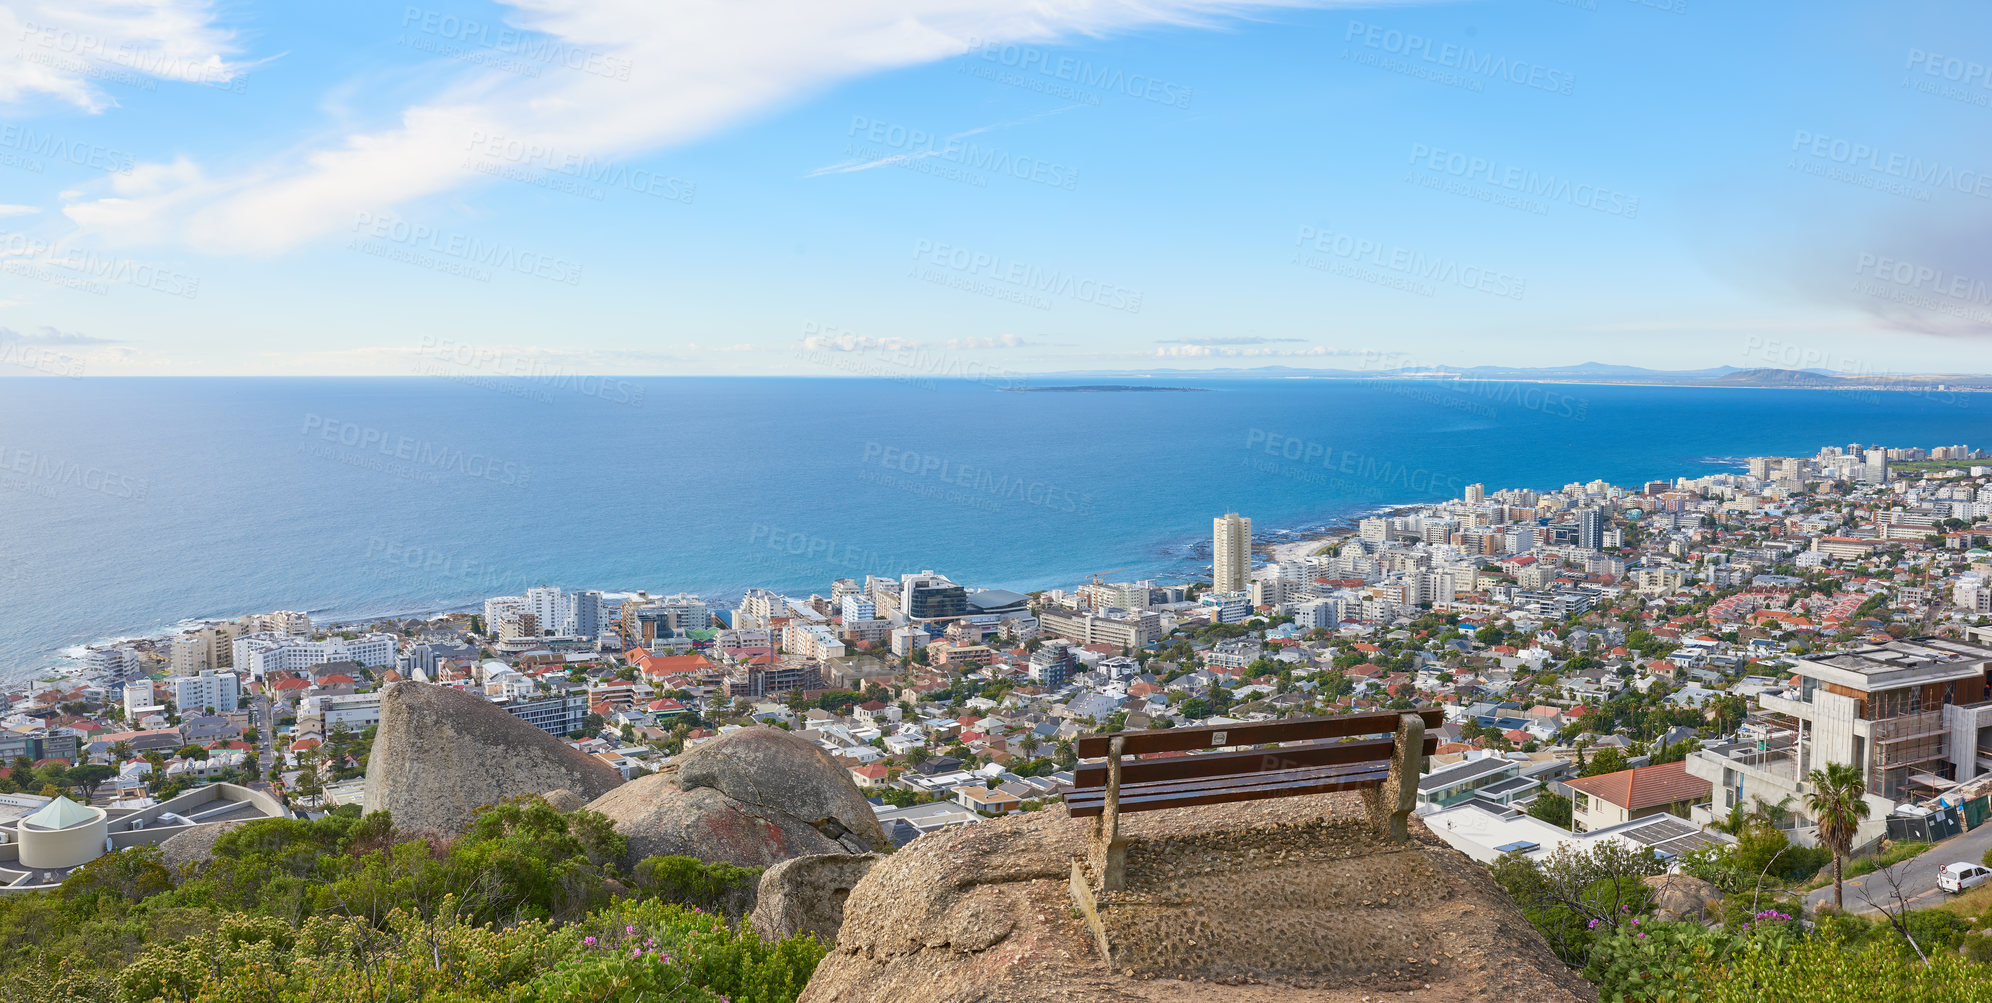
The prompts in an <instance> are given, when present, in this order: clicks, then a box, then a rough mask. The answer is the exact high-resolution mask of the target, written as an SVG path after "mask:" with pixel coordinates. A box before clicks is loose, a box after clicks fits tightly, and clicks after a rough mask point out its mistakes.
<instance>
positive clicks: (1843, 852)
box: [1805, 763, 1868, 909]
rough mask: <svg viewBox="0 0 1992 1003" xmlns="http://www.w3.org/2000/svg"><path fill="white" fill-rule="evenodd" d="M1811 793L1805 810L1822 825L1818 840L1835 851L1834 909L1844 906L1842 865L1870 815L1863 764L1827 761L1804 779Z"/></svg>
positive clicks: (1818, 824)
mask: <svg viewBox="0 0 1992 1003" xmlns="http://www.w3.org/2000/svg"><path fill="white" fill-rule="evenodd" d="M1805 780H1806V783H1808V784H1811V785H1812V792H1811V793H1809V794H1807V795H1806V796H1805V810H1806V812H1807V813H1808V814H1810V815H1811V816H1812V821H1813V823H1814V824H1815V825H1817V826H1819V842H1820V843H1821V844H1823V845H1825V847H1826V848H1827V849H1829V850H1832V851H1833V908H1835V909H1844V908H1845V905H1844V892H1845V889H1844V888H1843V887H1842V885H1841V873H1840V871H1841V865H1842V862H1843V861H1844V860H1845V859H1846V857H1847V854H1849V853H1852V852H1853V849H1854V832H1855V831H1856V830H1858V829H1859V828H1860V825H1861V820H1863V819H1865V818H1867V817H1868V803H1867V799H1866V797H1864V795H1865V794H1866V790H1865V786H1866V785H1865V784H1863V783H1862V782H1861V771H1860V767H1857V766H1853V765H1850V764H1847V763H1827V764H1826V766H1825V768H1823V769H1817V770H1813V771H1812V772H1811V773H1810V774H1808V775H1807V776H1806V778H1805Z"/></svg>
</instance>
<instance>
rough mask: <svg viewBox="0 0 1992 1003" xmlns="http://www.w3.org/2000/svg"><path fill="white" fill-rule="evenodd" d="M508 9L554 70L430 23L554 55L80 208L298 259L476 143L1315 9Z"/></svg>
mask: <svg viewBox="0 0 1992 1003" xmlns="http://www.w3.org/2000/svg"><path fill="white" fill-rule="evenodd" d="M155 2H157V3H160V4H166V5H169V6H170V5H172V4H173V2H174V0H155ZM509 2H510V4H511V6H512V8H513V11H514V13H513V14H512V16H511V17H509V18H508V19H507V24H508V26H509V27H511V28H514V29H523V30H524V31H527V32H536V33H539V35H527V36H526V37H527V38H529V39H539V38H540V36H544V38H545V40H550V41H551V42H552V43H554V44H553V45H552V47H551V49H550V50H548V51H547V52H546V53H542V54H541V55H543V56H544V58H540V56H528V55H525V54H524V52H523V50H519V49H518V48H517V47H514V49H513V50H506V49H498V50H494V51H491V52H488V53H485V52H483V51H482V50H480V49H479V48H478V40H477V39H476V38H471V39H465V38H453V37H450V35H449V34H448V32H449V31H450V30H454V29H450V28H449V27H448V26H447V23H438V24H437V25H434V26H431V25H428V24H427V23H426V22H425V21H423V20H422V19H420V18H417V19H416V20H415V21H414V22H413V23H410V24H406V25H403V26H402V32H403V34H405V35H411V36H416V37H419V38H422V39H424V40H427V41H433V42H435V43H437V44H439V45H442V44H450V45H459V46H467V47H468V48H470V49H471V50H473V51H476V52H479V53H480V54H484V55H489V56H490V57H491V58H492V61H503V60H506V59H512V60H518V59H539V62H538V63H536V64H535V69H537V70H539V72H538V74H537V75H535V76H527V75H524V74H515V73H508V72H505V71H503V70H501V69H496V68H485V67H478V66H475V65H470V66H467V68H466V70H465V75H464V76H463V77H462V78H460V79H459V80H458V81H457V82H455V83H454V84H453V85H451V86H450V87H449V88H448V89H446V90H445V91H444V92H443V93H440V94H438V95H436V96H435V97H434V98H432V99H430V100H429V101H426V102H424V103H422V104H421V105H418V106H416V107H411V108H408V109H406V110H404V111H403V112H402V114H401V116H400V121H399V122H398V124H396V125H395V126H394V127H392V128H385V129H380V130H377V131H372V132H364V133H356V134H352V135H348V136H346V137H345V138H344V139H343V140H339V141H336V142H333V143H331V144H330V145H325V146H319V147H316V148H306V149H303V150H300V151H298V152H297V153H295V154H293V155H290V156H287V157H284V158H281V159H279V160H277V161H275V162H272V163H268V164H265V165H262V166H261V167H259V168H257V169H254V170H250V171H245V172H242V173H241V174H239V175H237V176H233V177H229V178H226V179H204V178H202V177H200V172H198V171H197V170H196V171H193V172H182V173H183V175H184V180H182V182H181V183H180V184H178V185H177V186H173V187H168V188H162V189H161V190H158V191H154V192H151V193H148V194H124V193H118V194H116V195H115V196H114V197H113V198H110V199H98V200H96V201H89V202H80V203H76V204H73V205H71V206H70V207H68V208H67V209H66V210H65V211H66V212H67V213H68V215H69V216H70V218H71V219H73V220H75V221H76V222H77V223H80V224H83V225H84V226H87V227H111V226H115V227H116V228H117V231H118V232H117V233H116V234H113V235H112V236H116V237H119V238H123V239H139V240H156V241H180V240H184V241H186V242H188V243H190V244H192V245H193V246H195V247H198V248H201V249H203V250H208V251H219V252H269V251H277V250H283V249H286V248H289V247H292V246H295V245H297V244H298V243H300V242H303V241H306V240H309V239H311V238H313V237H316V236H320V235H324V234H328V233H334V232H338V231H341V230H344V229H347V228H350V227H351V225H352V224H353V221H354V220H355V219H357V218H358V215H359V214H360V213H362V212H382V211H386V210H389V209H392V208H394V207H396V206H398V205H401V204H404V203H406V202H409V201H411V200H414V199H419V198H422V197H425V196H430V195H436V194H439V193H442V192H447V191H450V190H452V189H455V188H458V187H460V186H463V185H465V184H466V183H469V182H471V181H474V180H477V179H480V178H482V177H483V176H482V175H480V174H478V173H476V172H475V171H470V170H466V169H465V168H464V166H463V164H464V160H465V154H466V152H468V151H469V149H470V148H471V147H472V145H473V143H474V142H475V140H476V138H477V137H479V136H483V137H491V136H502V137H506V138H507V139H510V140H514V141H518V142H520V143H524V144H535V145H537V146H538V147H540V148H546V149H561V150H576V151H581V152H582V153H583V154H586V155H590V156H594V157H601V158H607V157H612V156H619V155H627V154H633V153H639V152H642V151H646V150H652V149H657V148H659V147H663V146H668V145H672V144H677V143H684V142H687V141H690V140H693V139H696V138H698V137H700V136H702V135H704V134H706V133H709V132H711V131H713V130H715V129H718V128H720V127H722V126H725V125H728V124H731V123H734V122H737V121H739V120H740V119H741V118H743V117H745V116H748V115H750V114H753V113H756V112H759V111H763V110H766V109H768V108H770V107H772V106H774V105H776V104H778V103H780V102H783V101H789V100H795V99H798V98H800V97H803V96H805V95H807V94H809V93H812V92H816V91H821V90H823V89H826V88H828V87H829V86H831V85H833V84H835V83H837V82H838V81H841V80H847V79H851V78H854V77H858V76H862V75H864V74H868V73H874V72H878V71H881V70H887V69H893V68H897V67H904V66H912V65H917V64H920V63H927V62H933V61H936V60H942V59H949V58H954V57H961V56H964V55H966V54H967V53H969V51H970V46H971V43H978V44H980V45H983V46H992V47H993V46H996V45H1001V44H1050V43H1054V42H1056V41H1058V40H1060V39H1063V38H1067V37H1072V36H1082V35H1102V34H1106V33H1108V32H1112V31H1118V30H1125V29H1132V28H1138V27H1150V26H1155V25H1164V24H1176V25H1194V24H1201V23H1204V22H1206V21H1207V20H1209V19H1210V18H1211V17H1212V16H1214V15H1220V14H1226V13H1232V12H1237V11H1244V10H1251V9H1257V8H1264V7H1271V6H1293V5H1297V3H1299V2H1300V0H1041V2H1036V3H1030V4H1019V3H1015V2H1014V0H836V2H824V0H737V2H733V0H729V2H724V3H672V4H664V3H657V2H655V0H509ZM179 5H180V6H182V7H192V6H194V5H193V4H192V3H191V0H179ZM482 37H484V38H487V39H489V38H497V37H498V35H497V34H496V33H495V32H494V33H491V34H488V35H485V36H482ZM535 51H537V50H535ZM981 51H990V52H993V51H996V50H994V49H993V48H990V49H984V50H981ZM969 58H979V57H969ZM576 67H579V68H576ZM1026 72H1029V71H1026ZM1128 72H1130V73H1132V72H1134V70H1133V69H1130V70H1128Z"/></svg>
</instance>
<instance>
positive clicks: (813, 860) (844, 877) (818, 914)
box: [753, 853, 885, 944]
mask: <svg viewBox="0 0 1992 1003" xmlns="http://www.w3.org/2000/svg"><path fill="white" fill-rule="evenodd" d="M883 859H885V858H883V857H881V856H880V855H878V854H876V853H866V854H862V855H856V856H854V855H851V854H846V853H832V854H826V855H819V856H814V857H796V858H795V859H793V860H784V861H782V862H781V863H779V864H776V865H775V866H773V867H770V868H768V870H767V872H766V873H764V874H762V875H761V887H760V893H759V896H758V897H757V899H756V901H755V903H754V915H753V923H754V932H756V933H758V934H760V935H761V937H762V938H763V939H765V940H785V939H787V938H789V937H793V936H795V935H797V934H801V933H812V934H815V935H816V939H818V940H821V941H823V942H824V943H826V944H827V943H830V942H832V941H834V940H836V939H837V929H838V928H839V927H841V926H843V925H844V900H845V899H847V898H850V897H851V889H853V888H856V887H857V886H858V882H859V881H861V880H863V879H864V876H865V875H866V874H868V873H870V871H871V869H872V865H874V864H876V863H878V862H879V861H880V860H883Z"/></svg>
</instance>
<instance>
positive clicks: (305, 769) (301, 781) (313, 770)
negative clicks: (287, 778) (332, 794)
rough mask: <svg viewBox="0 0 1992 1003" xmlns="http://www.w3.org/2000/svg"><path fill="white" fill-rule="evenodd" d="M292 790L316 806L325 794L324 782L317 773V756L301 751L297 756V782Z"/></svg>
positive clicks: (300, 797)
mask: <svg viewBox="0 0 1992 1003" xmlns="http://www.w3.org/2000/svg"><path fill="white" fill-rule="evenodd" d="M293 786H294V791H295V793H296V794H297V796H298V798H299V799H301V800H306V801H310V802H311V806H312V807H314V808H316V807H317V806H318V803H319V801H320V800H321V799H322V798H324V796H325V782H324V781H323V780H322V779H320V778H319V775H318V757H317V756H314V755H312V754H311V753H309V752H301V753H299V754H298V757H297V782H296V784H295V785H293Z"/></svg>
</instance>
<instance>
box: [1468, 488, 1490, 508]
mask: <svg viewBox="0 0 1992 1003" xmlns="http://www.w3.org/2000/svg"><path fill="white" fill-rule="evenodd" d="M1486 500H1487V485H1485V484H1468V485H1467V486H1466V503H1467V504H1468V505H1478V504H1480V503H1481V502H1484V501H1486Z"/></svg>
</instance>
